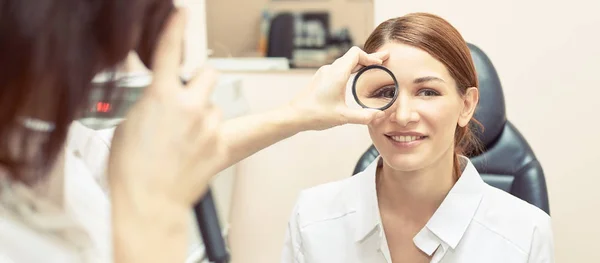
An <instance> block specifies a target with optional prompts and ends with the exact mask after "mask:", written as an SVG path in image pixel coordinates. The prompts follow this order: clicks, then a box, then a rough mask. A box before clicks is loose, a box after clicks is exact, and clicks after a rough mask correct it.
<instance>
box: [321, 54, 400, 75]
mask: <svg viewBox="0 0 600 263" xmlns="http://www.w3.org/2000/svg"><path fill="white" fill-rule="evenodd" d="M388 56H389V53H388V52H385V51H384V52H378V53H373V54H367V53H366V52H365V51H363V50H362V49H360V48H358V47H352V48H351V49H350V50H348V52H346V54H344V55H343V56H342V57H340V58H339V59H337V60H336V61H335V62H334V63H333V64H332V65H331V66H332V67H333V68H335V70H336V71H338V72H339V73H341V74H343V75H344V76H349V75H350V74H351V73H353V72H355V71H357V70H358V69H360V68H362V67H364V66H370V65H379V64H382V63H383V61H384V60H386V59H387V57H388Z"/></svg>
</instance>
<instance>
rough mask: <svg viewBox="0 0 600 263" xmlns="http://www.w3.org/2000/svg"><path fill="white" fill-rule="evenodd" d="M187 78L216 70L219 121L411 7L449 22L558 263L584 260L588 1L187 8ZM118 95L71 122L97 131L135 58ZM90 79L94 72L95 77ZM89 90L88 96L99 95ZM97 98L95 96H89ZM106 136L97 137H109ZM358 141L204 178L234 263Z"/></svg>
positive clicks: (270, 241)
mask: <svg viewBox="0 0 600 263" xmlns="http://www.w3.org/2000/svg"><path fill="white" fill-rule="evenodd" d="M181 2H185V3H186V5H187V6H188V7H189V11H190V14H191V15H190V21H189V26H188V29H187V37H186V57H185V67H184V69H185V70H186V71H187V72H192V71H193V69H195V68H197V67H199V66H200V65H204V64H208V65H211V66H213V67H216V68H217V69H219V70H220V71H221V72H222V74H223V75H222V79H221V81H220V82H219V86H218V87H217V89H216V91H215V94H214V101H215V102H216V103H217V104H218V105H219V106H221V107H222V108H223V110H224V111H225V115H226V117H227V118H233V117H236V116H241V115H245V114H251V113H256V112H262V111H266V110H270V109H273V108H276V107H277V106H280V105H282V104H284V103H286V102H288V101H289V100H290V99H291V98H293V97H294V95H295V94H296V93H298V92H299V91H300V90H302V89H303V88H304V87H305V86H306V85H307V84H308V83H309V81H310V80H311V78H312V75H313V74H314V73H315V72H316V68H318V67H319V66H321V65H324V64H328V63H330V62H331V61H333V60H334V59H335V58H337V57H339V56H340V54H343V52H345V51H346V50H347V49H348V48H349V47H350V46H352V45H357V46H362V44H363V42H364V40H365V39H366V38H367V36H368V35H369V33H370V32H371V31H372V30H373V29H374V28H375V26H376V25H378V24H379V23H381V22H383V21H384V20H386V19H389V18H392V17H397V16H402V15H404V14H407V13H411V12H430V13H434V14H437V15H440V16H442V17H444V18H445V19H447V20H448V21H449V22H450V23H452V24H453V25H454V26H455V27H457V28H458V30H459V31H460V32H461V33H462V34H463V37H464V38H465V39H466V40H467V42H470V43H473V44H475V45H477V46H478V47H480V48H481V49H482V50H483V51H484V52H485V53H486V54H487V55H488V56H489V57H490V59H491V61H492V63H493V64H494V66H495V67H496V69H497V71H498V74H499V76H500V80H501V82H502V86H503V91H504V96H505V101H506V109H507V115H508V119H509V120H510V121H511V122H512V123H514V124H515V126H516V127H518V129H519V131H521V133H522V134H523V136H524V137H525V138H526V139H527V141H528V142H529V144H530V145H531V147H532V148H533V151H534V153H535V154H536V155H537V157H538V159H539V161H540V162H541V165H542V167H543V169H544V172H545V176H546V181H547V185H548V192H549V199H550V210H551V216H552V218H553V226H554V234H555V243H556V256H557V262H595V261H596V260H594V259H593V258H595V256H594V254H593V253H590V252H593V251H594V249H595V248H596V246H597V244H599V243H600V225H599V224H598V222H600V211H599V210H598V207H599V205H600V191H598V190H597V188H598V185H600V171H599V169H598V167H597V164H598V163H600V154H599V153H598V149H600V139H599V136H598V134H600V124H599V120H600V118H599V117H598V114H599V113H600V106H598V105H599V104H598V103H597V101H598V100H599V99H600V85H599V84H598V80H597V77H596V76H597V75H598V71H600V49H598V47H599V46H600V34H598V33H597V32H598V28H599V27H600V16H599V15H598V12H599V10H600V6H599V5H600V4H599V3H598V2H597V1H588V0H571V1H560V0H555V1H541V0H530V1H518V0H505V1H475V0H455V1H444V0H420V1H407V0H244V1H241V0H235V1H234V0H187V1H181ZM120 73H122V74H124V75H125V76H128V78H126V81H123V82H122V83H121V87H122V89H123V90H124V92H123V93H122V94H126V95H120V96H119V97H118V98H113V99H112V100H105V99H103V98H102V96H100V95H93V96H92V98H91V105H92V106H91V107H90V109H89V111H88V112H87V114H86V116H85V118H83V119H82V120H81V121H82V122H83V123H85V124H86V125H88V126H89V127H94V129H96V130H98V131H99V132H104V131H107V130H108V131H109V133H110V129H111V127H112V126H114V123H115V122H118V121H119V120H120V118H121V117H122V113H123V112H124V110H126V109H123V108H121V107H118V108H116V107H114V106H113V104H112V103H113V101H114V100H120V101H124V102H126V103H124V104H123V105H129V104H128V103H130V102H134V101H135V100H136V98H137V97H138V96H139V94H140V91H141V90H143V88H144V87H145V85H147V84H148V83H149V80H148V79H147V74H146V73H147V71H146V69H145V68H144V67H143V66H141V64H140V63H139V61H138V60H137V58H136V55H135V54H131V56H130V58H129V59H128V60H127V62H126V63H125V64H124V66H123V69H122V71H121V72H120ZM97 82H98V83H102V76H99V77H98V78H97ZM99 92H100V93H101V90H100V88H99ZM100 93H98V94H100ZM108 136H109V135H108ZM370 144H371V141H370V138H369V135H368V132H367V130H366V127H362V126H356V125H346V126H342V127H337V128H334V129H330V130H327V131H323V132H304V133H300V134H298V135H296V136H294V137H291V138H289V139H287V140H284V141H282V142H280V143H277V144H275V145H273V146H271V147H269V148H267V149H265V150H263V151H261V152H259V153H257V154H255V155H254V156H252V157H250V158H248V159H246V160H243V161H242V162H240V163H238V164H237V165H235V166H233V167H231V168H230V169H228V170H227V171H225V172H223V173H221V174H220V175H219V176H218V177H217V178H216V179H215V181H214V184H213V189H214V191H213V192H214V194H215V196H216V198H217V202H218V208H219V213H220V214H221V220H222V223H223V225H224V226H226V227H227V228H228V229H229V236H228V240H229V244H230V246H231V249H232V255H233V261H234V262H239V263H242V262H243V263H254V262H256V263H264V262H278V260H279V257H280V253H281V249H282V244H283V240H284V233H285V229H286V225H287V220H288V218H289V216H290V214H291V209H292V206H293V204H294V202H295V200H296V197H297V195H298V193H299V191H300V190H301V189H305V188H308V187H311V186H315V185H317V184H321V183H325V182H330V181H334V180H339V179H343V178H347V177H349V176H351V174H352V171H353V169H354V166H355V164H356V162H357V160H358V159H359V157H360V156H361V154H362V153H363V152H364V151H365V150H366V149H367V148H368V146H370Z"/></svg>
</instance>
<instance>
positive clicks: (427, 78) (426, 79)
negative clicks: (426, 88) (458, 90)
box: [413, 76, 445, 84]
mask: <svg viewBox="0 0 600 263" xmlns="http://www.w3.org/2000/svg"><path fill="white" fill-rule="evenodd" d="M429 81H439V82H445V81H444V80H443V79H441V78H438V77H434V76H427V77H420V78H416V79H415V80H413V83H414V84H419V83H423V82H429Z"/></svg>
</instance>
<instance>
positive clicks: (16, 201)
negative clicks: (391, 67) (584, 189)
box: [0, 0, 387, 262]
mask: <svg viewBox="0 0 600 263" xmlns="http://www.w3.org/2000/svg"><path fill="white" fill-rule="evenodd" d="M184 25H185V13H184V12H183V11H181V10H179V9H175V8H174V6H173V2H172V1H171V0H129V1H118V0H88V1H82V0H60V1H57V0H54V1H36V0H1V1H0V88H1V92H0V218H1V219H0V233H1V234H0V260H2V261H3V262H4V261H9V262H82V261H83V262H110V261H113V258H114V260H115V261H117V262H183V260H184V258H185V256H186V251H185V250H186V248H187V244H186V242H187V237H188V234H189V222H188V219H189V218H188V215H189V212H190V209H191V207H192V205H193V204H194V203H195V202H196V200H197V199H198V198H199V197H200V196H201V195H202V193H203V192H204V191H205V189H206V185H207V182H208V180H209V179H210V177H211V176H212V175H214V174H216V173H217V172H219V171H220V170H222V169H224V168H226V167H228V166H229V165H231V164H233V163H235V162H237V161H239V160H241V159H243V158H245V157H247V156H248V155H250V154H253V153H254V152H256V151H258V150H260V149H262V148H264V147H267V146H268V145H271V144H273V143H275V142H277V141H279V140H282V139H284V138H286V137H289V136H292V135H294V134H296V133H298V132H300V131H303V130H322V129H327V128H330V127H333V126H337V125H342V124H346V123H360V124H367V123H370V122H371V121H372V120H373V119H375V118H377V117H380V116H381V113H380V112H378V111H373V110H366V109H350V108H348V107H346V106H345V102H344V85H342V84H343V83H345V82H346V81H347V79H348V78H349V76H350V74H351V73H352V72H355V71H356V70H358V69H360V67H362V66H366V65H372V64H380V63H382V61H383V60H385V59H386V56H387V53H386V52H381V53H375V54H366V53H365V52H363V51H361V50H360V49H358V48H353V49H351V50H350V51H349V52H348V53H347V54H345V55H344V56H343V57H341V58H340V59H338V60H337V61H336V62H335V63H333V64H332V65H329V66H325V67H323V68H321V69H320V70H319V71H318V72H317V74H316V75H315V77H314V79H313V80H312V82H311V83H310V85H309V86H308V87H307V88H306V90H305V92H303V93H302V94H299V95H298V96H297V97H296V98H295V99H294V100H293V101H292V102H291V103H289V104H286V105H283V106H282V107H281V108H278V109H276V110H273V111H270V112H266V113H263V114H260V115H254V116H247V117H243V118H239V119H236V120H232V121H228V122H226V123H223V124H221V121H220V115H219V113H218V111H217V110H216V109H214V108H213V107H212V106H211V105H210V103H209V102H208V98H209V94H210V92H211V88H212V87H213V86H214V82H215V81H216V78H217V76H216V74H215V72H213V71H211V70H208V69H204V70H200V71H199V72H198V74H197V75H196V76H194V77H193V78H192V79H191V80H190V81H189V83H188V84H187V85H185V86H183V85H182V84H181V83H180V78H179V72H178V71H179V64H180V61H181V60H182V59H181V58H182V50H181V46H182V39H183V29H184ZM131 50H135V51H137V53H138V54H139V55H140V58H141V59H142V61H143V62H144V63H145V64H146V65H147V66H148V67H149V68H150V69H151V70H152V72H153V82H152V84H151V85H150V87H148V88H147V90H146V91H145V93H144V95H143V97H142V98H141V99H140V100H139V101H138V103H136V105H135V106H134V107H133V108H132V109H131V110H130V112H129V113H128V114H127V118H126V119H127V120H126V121H125V122H123V123H122V124H121V125H120V126H119V127H118V128H117V130H116V132H115V135H114V139H113V143H112V149H111V154H110V157H109V166H108V177H109V178H108V179H109V186H110V205H109V204H108V200H104V201H102V200H100V201H98V200H99V199H94V198H95V197H98V196H101V195H102V193H101V191H100V192H99V191H98V190H97V189H94V188H93V187H91V186H90V185H91V183H90V182H89V180H88V179H89V176H88V175H87V174H88V173H87V172H86V170H85V166H84V165H83V164H82V163H81V160H80V159H79V158H78V156H77V155H76V153H74V152H72V151H70V150H68V149H65V147H64V142H65V139H66V137H67V135H68V132H69V125H70V124H71V123H72V122H73V121H74V120H76V119H77V118H78V116H79V115H80V114H81V112H82V109H83V108H84V107H85V106H86V102H87V101H88V100H87V98H88V95H89V93H90V89H91V80H92V78H93V77H94V76H96V74H98V73H100V72H105V71H111V70H113V71H114V70H115V69H116V68H117V67H118V65H119V63H121V62H122V61H123V60H124V59H125V57H126V56H127V54H128V53H129V52H130V51H131ZM242 131H243V132H242ZM223 138H227V140H224V139H223ZM86 178H88V179H86ZM69 180H73V182H72V183H69V182H68V181H69ZM92 197H94V198H92ZM98 198H100V197H98ZM93 200H96V201H93ZM103 209H105V210H109V209H110V217H111V219H112V241H111V238H109V236H110V235H109V234H110V233H111V231H110V228H109V226H103V223H104V221H103V219H104V218H103V216H102V215H99V218H96V217H92V216H90V214H93V213H94V212H97V211H100V210H103ZM107 212H108V211H107ZM106 216H107V217H108V215H106ZM111 244H112V245H111ZM111 248H114V251H111V250H112V249H111Z"/></svg>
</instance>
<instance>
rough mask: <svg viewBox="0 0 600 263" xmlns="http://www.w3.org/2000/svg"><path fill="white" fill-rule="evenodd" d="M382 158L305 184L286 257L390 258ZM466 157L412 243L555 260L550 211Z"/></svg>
mask: <svg viewBox="0 0 600 263" xmlns="http://www.w3.org/2000/svg"><path fill="white" fill-rule="evenodd" d="M379 160H380V158H377V160H375V161H374V162H373V163H371V164H370V165H369V167H368V168H367V169H365V171H363V172H361V173H359V174H357V175H355V176H352V177H350V178H348V179H345V180H341V181H337V182H332V183H328V184H324V185H320V186H317V187H314V188H310V189H307V190H304V191H302V192H301V194H300V197H299V199H298V201H297V203H296V205H295V207H294V210H293V213H292V216H291V219H290V221H289V223H288V230H287V234H286V241H285V245H284V251H283V257H282V262H286V263H287V262H294V263H296V262H298V263H334V262H344V263H352V262H369V263H377V262H387V263H391V262H392V260H391V257H390V249H389V248H388V246H387V242H386V239H385V232H384V230H383V227H384V226H383V225H382V223H381V216H380V214H379V208H378V204H377V193H376V188H375V176H376V170H377V166H378V163H379ZM461 160H462V162H463V163H464V164H466V165H465V167H464V170H463V173H462V175H461V176H460V178H459V180H458V181H457V182H456V183H455V185H454V186H453V187H452V189H451V190H450V192H449V193H448V195H447V196H446V197H445V199H444V200H443V202H442V204H441V205H440V206H439V207H438V209H437V210H436V211H435V213H434V214H433V216H432V217H431V218H430V220H429V221H428V222H427V224H426V225H425V226H424V227H423V228H422V229H421V231H420V232H419V233H418V234H417V235H416V236H415V237H414V238H413V242H414V244H415V245H416V246H417V247H418V248H419V249H420V250H422V251H423V252H424V253H426V254H427V255H430V256H431V257H432V259H431V262H444V263H453V262H460V263H470V262H473V263H480V262H486V263H494V262H498V263H500V262H502V263H506V262H511V263H512V262H529V263H533V262H536V263H541V262H554V243H553V235H552V228H551V222H550V217H549V216H548V215H547V214H546V213H545V212H543V211H542V210H541V209H539V208H537V207H535V206H533V205H531V204H529V203H527V202H525V201H522V200H521V199H518V198H516V197H514V196H512V195H510V194H509V193H506V192H504V191H502V190H499V189H497V188H495V187H492V186H490V185H488V184H486V183H485V182H484V181H483V180H482V179H481V177H480V175H479V173H478V172H477V170H476V169H475V167H474V166H473V165H472V164H471V162H470V161H469V160H468V159H467V158H466V157H461ZM399 260H400V261H402V259H399Z"/></svg>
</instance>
